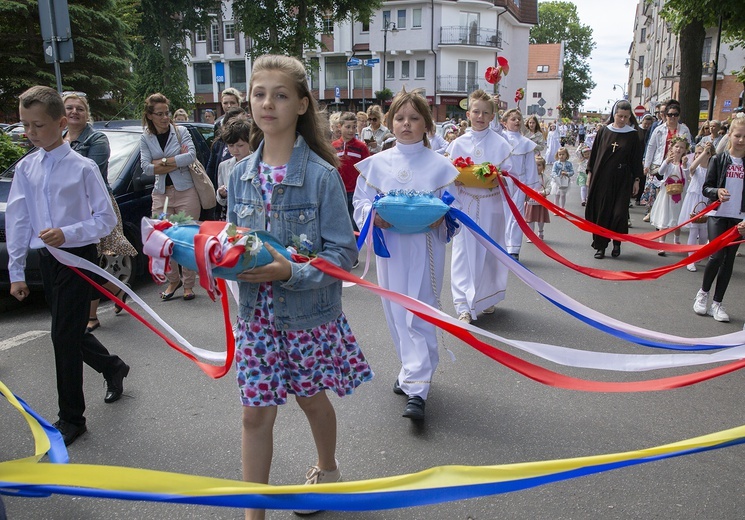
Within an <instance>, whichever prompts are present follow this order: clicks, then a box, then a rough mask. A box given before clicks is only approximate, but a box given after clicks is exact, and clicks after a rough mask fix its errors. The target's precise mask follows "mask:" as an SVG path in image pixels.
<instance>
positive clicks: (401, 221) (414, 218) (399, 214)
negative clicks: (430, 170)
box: [373, 191, 450, 234]
mask: <svg viewBox="0 0 745 520" xmlns="http://www.w3.org/2000/svg"><path fill="white" fill-rule="evenodd" d="M373 207H374V208H375V209H376V211H377V212H378V214H379V215H380V217H381V218H382V219H383V220H385V221H386V222H388V223H389V224H391V225H392V226H393V227H391V228H390V229H389V231H395V232H397V233H404V234H412V233H426V232H427V231H429V230H430V227H429V226H430V225H432V224H434V223H435V222H437V221H438V220H439V219H440V218H442V217H443V216H444V215H445V213H447V212H448V210H449V209H450V206H448V205H447V204H445V203H444V202H443V201H442V200H441V199H440V198H438V197H435V196H434V195H432V194H431V193H423V192H413V191H391V192H389V193H387V194H386V195H383V196H382V197H380V198H379V199H377V200H376V201H375V202H374V203H373Z"/></svg>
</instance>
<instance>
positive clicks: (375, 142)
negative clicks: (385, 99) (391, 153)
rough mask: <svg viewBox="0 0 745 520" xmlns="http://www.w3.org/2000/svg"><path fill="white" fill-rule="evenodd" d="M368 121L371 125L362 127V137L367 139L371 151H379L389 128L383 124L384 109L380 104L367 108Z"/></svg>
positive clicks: (364, 139)
mask: <svg viewBox="0 0 745 520" xmlns="http://www.w3.org/2000/svg"><path fill="white" fill-rule="evenodd" d="M367 122H368V123H369V126H367V127H365V128H363V129H362V134H361V135H360V139H362V140H363V141H365V144H367V147H368V148H369V149H370V153H371V154H373V153H378V152H379V151H381V149H382V146H383V138H384V137H385V134H387V133H388V129H387V128H386V127H385V126H383V125H382V124H381V123H382V122H383V110H382V109H381V108H380V107H379V106H378V105H373V106H371V107H370V108H368V109H367Z"/></svg>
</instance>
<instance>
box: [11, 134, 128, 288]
mask: <svg viewBox="0 0 745 520" xmlns="http://www.w3.org/2000/svg"><path fill="white" fill-rule="evenodd" d="M115 225H116V214H115V213H114V208H113V207H112V206H111V198H110V197H109V192H108V191H107V190H106V186H105V185H104V182H103V179H102V178H101V174H100V172H99V170H98V166H97V165H96V163H95V162H94V161H92V160H91V159H88V158H86V157H83V156H82V155H80V154H78V153H75V152H73V151H72V149H71V148H70V145H69V144H68V143H62V144H61V145H60V146H58V147H57V148H55V149H54V150H51V151H49V152H47V151H45V150H38V151H37V152H35V153H33V154H31V155H29V156H28V157H26V158H24V159H23V160H22V161H20V162H19V163H18V165H17V166H16V169H15V175H14V177H13V183H12V184H11V187H10V194H9V196H8V205H7V208H6V211H5V231H6V234H7V244H8V257H9V260H8V270H9V272H10V281H11V282H20V281H24V280H25V274H24V269H25V267H26V254H27V253H28V250H29V249H40V248H43V247H46V245H45V244H44V242H42V240H41V239H40V238H39V233H40V232H41V231H42V230H43V229H48V228H60V229H61V230H62V233H63V234H64V235H65V242H64V244H62V247H63V248H73V247H81V246H86V245H90V244H97V243H98V241H99V239H101V238H103V237H105V236H107V235H108V234H109V233H111V231H112V230H113V229H114V226H115Z"/></svg>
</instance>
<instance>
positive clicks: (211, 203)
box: [175, 128, 217, 209]
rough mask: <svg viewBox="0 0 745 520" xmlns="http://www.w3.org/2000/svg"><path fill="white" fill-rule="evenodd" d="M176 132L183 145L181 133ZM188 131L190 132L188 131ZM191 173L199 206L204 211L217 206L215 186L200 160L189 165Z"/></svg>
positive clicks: (195, 160)
mask: <svg viewBox="0 0 745 520" xmlns="http://www.w3.org/2000/svg"><path fill="white" fill-rule="evenodd" d="M175 130H176V137H177V138H178V144H179V145H180V144H181V132H179V130H178V128H175ZM187 131H188V130H187ZM189 173H191V180H192V181H193V182H194V188H195V189H196V190H197V197H199V204H200V205H201V206H202V209H212V208H214V207H215V206H217V197H216V195H215V186H214V184H212V181H211V180H210V178H209V177H208V176H207V171H206V170H205V169H204V166H203V165H202V163H201V162H199V159H196V158H195V159H194V162H193V163H191V164H190V165H189Z"/></svg>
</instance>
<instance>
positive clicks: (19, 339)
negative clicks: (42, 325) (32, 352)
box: [0, 330, 49, 351]
mask: <svg viewBox="0 0 745 520" xmlns="http://www.w3.org/2000/svg"><path fill="white" fill-rule="evenodd" d="M47 334H49V331H48V330H30V331H28V332H24V333H23V334H19V335H18V336H14V337H12V338H8V339H6V340H3V341H0V351H3V350H8V349H11V348H13V347H18V346H20V345H23V344H24V343H28V342H29V341H33V340H35V339H37V338H40V337H42V336H46V335H47Z"/></svg>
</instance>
